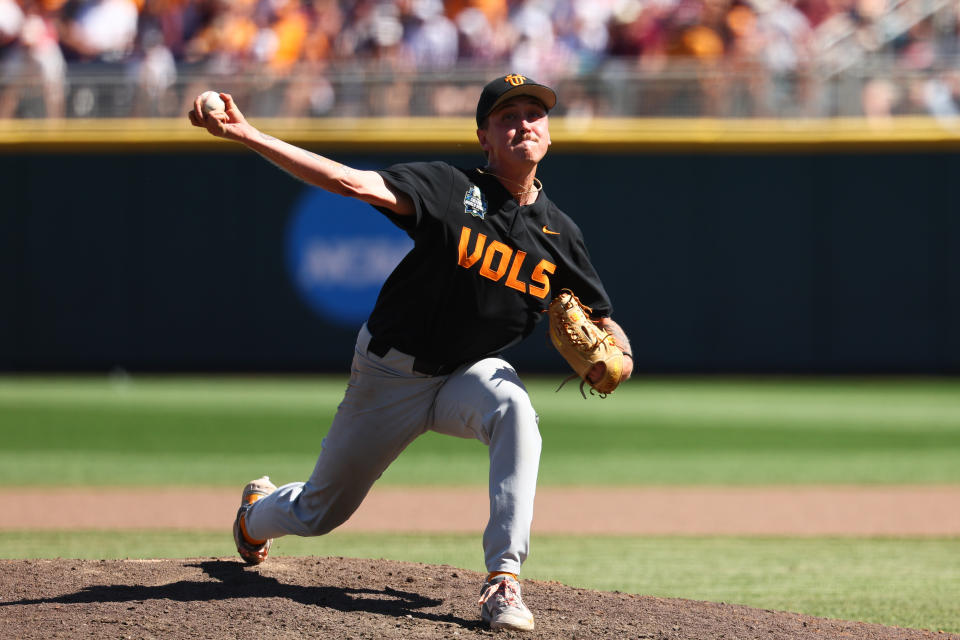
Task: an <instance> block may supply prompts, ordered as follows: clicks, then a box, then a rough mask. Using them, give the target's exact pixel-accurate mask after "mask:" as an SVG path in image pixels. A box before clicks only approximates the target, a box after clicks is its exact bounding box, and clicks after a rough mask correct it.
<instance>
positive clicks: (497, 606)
mask: <svg viewBox="0 0 960 640" xmlns="http://www.w3.org/2000/svg"><path fill="white" fill-rule="evenodd" d="M480 618H481V619H482V620H483V621H484V622H486V623H487V624H489V625H490V628H491V629H510V630H512V631H533V614H532V613H530V609H527V605H525V604H523V599H522V598H521V597H520V583H519V582H517V580H516V578H514V577H513V576H510V575H499V576H496V577H494V578H492V579H491V580H489V581H487V582H486V583H485V584H484V585H483V590H482V591H481V592H480Z"/></svg>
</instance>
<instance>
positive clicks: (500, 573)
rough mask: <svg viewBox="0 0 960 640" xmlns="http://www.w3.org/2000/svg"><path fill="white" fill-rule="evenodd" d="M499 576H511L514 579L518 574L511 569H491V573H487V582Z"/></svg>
mask: <svg viewBox="0 0 960 640" xmlns="http://www.w3.org/2000/svg"><path fill="white" fill-rule="evenodd" d="M497 576H510V577H511V578H513V579H514V580H516V579H517V574H515V573H510V572H509V571H491V572H490V573H488V574H487V582H490V581H491V580H493V579H494V578H496V577H497Z"/></svg>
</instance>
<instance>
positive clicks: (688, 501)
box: [0, 486, 960, 536]
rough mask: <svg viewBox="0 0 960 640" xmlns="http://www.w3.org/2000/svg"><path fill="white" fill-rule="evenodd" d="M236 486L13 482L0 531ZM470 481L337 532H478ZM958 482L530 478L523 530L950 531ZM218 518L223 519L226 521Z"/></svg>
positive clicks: (157, 516) (85, 522)
mask: <svg viewBox="0 0 960 640" xmlns="http://www.w3.org/2000/svg"><path fill="white" fill-rule="evenodd" d="M238 493H239V492H238V490H235V489H182V488H180V489H113V488H110V489H17V490H16V491H12V492H7V493H6V494H5V495H4V508H3V510H2V511H0V530H3V529H6V530H12V529H20V530H23V529H33V530H39V529H188V530H191V529H192V530H221V529H224V528H226V527H228V526H229V523H231V522H232V521H233V517H234V514H235V513H236V507H237V502H238ZM487 501H488V498H487V492H486V490H485V489H480V488H466V489H465V488H459V489H427V488H417V489H410V488H408V489H398V488H390V487H384V488H375V489H374V490H373V491H372V492H371V494H370V495H369V496H368V498H367V500H366V501H365V502H364V504H363V505H362V506H361V507H360V509H359V511H357V513H356V514H355V515H354V516H353V518H351V520H350V521H349V522H347V524H346V525H344V526H343V527H342V530H344V531H398V532H401V531H402V532H407V531H409V532H474V533H476V532H480V531H482V530H483V527H484V525H485V523H486V519H487ZM958 504H960V487H958V486H940V487H937V486H918V487H780V488H755V487H743V488H730V487H727V488H703V487H686V488H684V487H662V488H556V487H546V488H541V489H540V490H539V491H538V493H537V506H536V516H535V519H534V524H533V528H534V533H535V534H537V533H541V534H542V533H568V534H586V535H593V534H623V535H672V534H690V535H717V534H720V535H791V536H824V535H830V536H885V535H889V536H954V535H960V509H957V508H956V507H957V505H958ZM225 523H226V524H225Z"/></svg>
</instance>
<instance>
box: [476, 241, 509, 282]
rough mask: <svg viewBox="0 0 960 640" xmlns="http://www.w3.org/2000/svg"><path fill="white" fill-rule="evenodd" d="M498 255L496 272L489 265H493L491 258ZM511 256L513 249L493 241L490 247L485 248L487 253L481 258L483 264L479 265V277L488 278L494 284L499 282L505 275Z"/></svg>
mask: <svg viewBox="0 0 960 640" xmlns="http://www.w3.org/2000/svg"><path fill="white" fill-rule="evenodd" d="M498 253H499V254H500V261H499V262H498V263H497V270H496V271H494V270H493V269H491V268H490V265H491V264H492V263H493V257H494V256H495V255H496V254H498ZM512 256H513V249H511V248H510V247H508V246H507V245H505V244H503V243H502V242H498V241H496V240H494V241H493V242H491V243H490V246H489V247H487V252H486V253H485V254H484V256H483V264H482V265H480V275H482V276H483V277H484V278H490V279H491V280H493V281H494V282H499V280H500V278H502V277H503V276H504V275H505V274H506V273H507V267H508V266H510V258H511V257H512Z"/></svg>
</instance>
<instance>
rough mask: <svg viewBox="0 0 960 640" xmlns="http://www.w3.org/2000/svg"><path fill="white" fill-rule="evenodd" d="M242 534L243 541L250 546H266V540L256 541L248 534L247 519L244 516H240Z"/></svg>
mask: <svg viewBox="0 0 960 640" xmlns="http://www.w3.org/2000/svg"><path fill="white" fill-rule="evenodd" d="M240 533H242V534H243V539H244V540H246V541H247V542H248V543H249V544H252V545H254V546H257V547H259V546H260V545H262V544H265V543H266V542H267V541H266V540H254V539H253V538H251V537H250V534H249V533H247V519H246V518H244V517H243V516H240Z"/></svg>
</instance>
